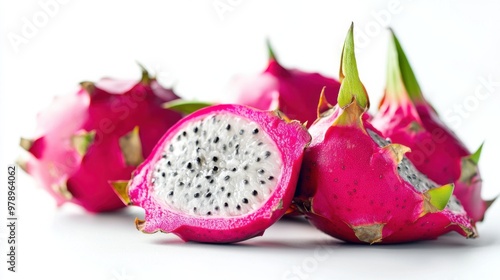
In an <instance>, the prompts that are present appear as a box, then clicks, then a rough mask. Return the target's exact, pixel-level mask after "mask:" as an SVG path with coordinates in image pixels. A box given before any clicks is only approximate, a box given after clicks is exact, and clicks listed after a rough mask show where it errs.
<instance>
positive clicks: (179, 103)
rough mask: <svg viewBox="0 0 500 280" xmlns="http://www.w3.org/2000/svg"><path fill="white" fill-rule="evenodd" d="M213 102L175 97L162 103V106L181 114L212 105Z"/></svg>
mask: <svg viewBox="0 0 500 280" xmlns="http://www.w3.org/2000/svg"><path fill="white" fill-rule="evenodd" d="M212 105H214V103H209V102H203V101H196V100H182V99H176V100H172V101H169V102H166V103H163V105H162V107H163V108H165V109H170V110H173V111H177V112H179V113H182V114H191V113H193V112H195V111H198V110H199V109H202V108H205V107H208V106H212Z"/></svg>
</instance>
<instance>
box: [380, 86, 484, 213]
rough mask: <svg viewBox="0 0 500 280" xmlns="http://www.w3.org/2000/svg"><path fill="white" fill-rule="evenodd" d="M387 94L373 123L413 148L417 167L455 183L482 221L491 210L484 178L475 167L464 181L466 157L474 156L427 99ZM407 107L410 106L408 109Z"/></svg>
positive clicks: (458, 193) (438, 179)
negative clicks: (483, 188) (483, 187)
mask: <svg viewBox="0 0 500 280" xmlns="http://www.w3.org/2000/svg"><path fill="white" fill-rule="evenodd" d="M398 98H399V99H398V100H399V101H397V102H396V101H395V100H393V99H391V97H386V98H385V99H384V100H383V102H382V104H381V106H380V111H379V112H378V113H377V114H376V115H375V116H374V117H373V119H372V123H373V125H374V126H375V127H376V128H378V129H379V130H380V131H381V133H382V135H383V136H384V137H388V138H390V139H391V140H392V141H393V142H395V143H400V144H403V145H405V146H407V147H409V148H410V149H411V152H409V153H408V154H407V156H408V158H409V159H410V161H411V162H412V163H413V164H414V165H415V167H416V168H417V169H418V170H419V171H420V172H422V173H424V174H425V175H426V176H428V177H429V178H430V179H431V180H433V181H435V182H436V183H438V184H448V183H454V184H455V192H454V194H455V195H456V196H457V198H458V199H459V200H460V201H461V203H462V205H463V206H464V208H465V210H466V211H467V213H468V214H469V216H471V218H472V219H473V220H474V221H481V220H482V219H483V218H484V213H485V212H486V209H487V204H486V202H485V201H484V200H483V199H482V198H481V177H480V173H479V169H478V167H477V166H475V168H474V169H475V171H474V173H475V175H474V176H473V177H472V178H470V180H465V181H464V180H461V179H460V178H461V174H462V159H463V158H465V157H468V156H470V155H471V153H470V152H469V151H468V150H467V148H466V147H465V145H464V144H463V143H462V141H460V139H458V138H457V136H456V135H455V134H454V133H453V132H452V131H451V130H450V129H449V128H448V127H447V126H446V125H445V124H444V123H443V122H442V121H441V120H440V119H439V117H438V115H437V114H436V113H435V111H434V110H433V109H432V108H431V107H430V106H429V105H428V104H427V103H426V102H425V101H424V102H422V103H418V104H413V103H412V102H411V101H410V100H405V97H404V96H403V97H398ZM405 108H406V109H405Z"/></svg>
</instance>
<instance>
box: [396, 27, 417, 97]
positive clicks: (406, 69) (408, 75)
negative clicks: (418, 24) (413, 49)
mask: <svg viewBox="0 0 500 280" xmlns="http://www.w3.org/2000/svg"><path fill="white" fill-rule="evenodd" d="M390 31H391V38H392V40H391V41H392V42H391V43H390V44H389V45H390V46H389V48H390V53H389V59H390V60H391V59H395V58H397V62H398V65H399V67H398V68H399V71H400V72H401V78H402V79H403V83H404V87H405V88H406V92H407V93H408V95H409V96H410V98H411V100H412V101H413V102H415V103H420V102H423V101H424V98H423V96H422V90H421V89H420V86H419V84H418V81H417V78H416V77H415V74H414V73H413V70H412V68H411V65H410V62H409V61H408V58H407V57H406V54H405V53H404V51H403V48H402V47H401V44H400V43H399V40H398V38H397V37H396V34H394V31H393V30H392V29H390ZM391 52H394V55H395V56H396V57H394V56H393V55H391ZM390 64H391V62H390V63H389V65H390ZM388 80H389V77H388Z"/></svg>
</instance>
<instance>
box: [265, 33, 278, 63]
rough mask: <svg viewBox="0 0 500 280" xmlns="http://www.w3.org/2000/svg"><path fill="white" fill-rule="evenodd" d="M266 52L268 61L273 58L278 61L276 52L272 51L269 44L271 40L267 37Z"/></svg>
mask: <svg viewBox="0 0 500 280" xmlns="http://www.w3.org/2000/svg"><path fill="white" fill-rule="evenodd" d="M266 46H267V53H268V56H269V61H271V60H274V61H278V60H277V58H276V53H275V52H274V49H273V46H272V45H271V40H270V39H269V38H267V39H266Z"/></svg>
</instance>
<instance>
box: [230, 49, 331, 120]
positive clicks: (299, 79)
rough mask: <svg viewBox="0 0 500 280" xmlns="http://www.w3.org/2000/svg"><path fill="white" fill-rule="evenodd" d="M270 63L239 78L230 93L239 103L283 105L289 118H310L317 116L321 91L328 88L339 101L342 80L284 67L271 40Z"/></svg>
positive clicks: (266, 106) (268, 106) (269, 106)
mask: <svg viewBox="0 0 500 280" xmlns="http://www.w3.org/2000/svg"><path fill="white" fill-rule="evenodd" d="M268 50H269V63H268V66H267V69H266V70H265V71H264V72H263V73H262V74H260V75H258V76H256V77H252V78H238V79H236V80H235V81H234V82H233V84H232V86H231V89H230V94H231V95H232V96H236V97H237V99H236V103H238V104H244V105H248V106H252V107H255V108H258V109H262V110H275V109H279V110H280V111H282V112H283V113H285V114H286V115H287V116H288V117H289V118H291V119H294V120H299V121H301V122H307V123H308V125H311V124H312V123H313V122H314V121H315V120H316V106H317V104H318V100H319V94H320V93H321V90H322V88H323V87H326V88H325V95H326V98H327V99H329V100H333V101H335V100H336V99H337V93H338V90H339V87H340V84H339V82H338V81H336V80H335V79H332V78H328V77H325V76H323V75H321V74H318V73H308V72H304V71H301V70H298V69H287V68H285V67H283V66H282V65H281V64H280V63H279V62H278V60H277V59H276V55H275V53H274V51H273V50H272V48H271V46H270V44H269V42H268Z"/></svg>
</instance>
